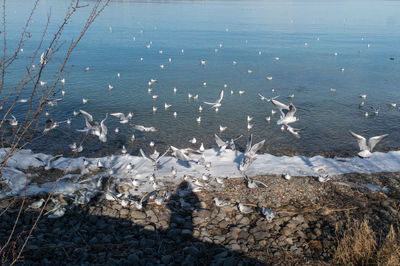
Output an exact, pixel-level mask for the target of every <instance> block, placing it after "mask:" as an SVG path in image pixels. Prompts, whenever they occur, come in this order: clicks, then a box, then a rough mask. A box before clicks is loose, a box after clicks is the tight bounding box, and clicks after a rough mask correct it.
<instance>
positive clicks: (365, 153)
mask: <svg viewBox="0 0 400 266" xmlns="http://www.w3.org/2000/svg"><path fill="white" fill-rule="evenodd" d="M110 32H112V31H111V30H110ZM227 32H229V31H227ZM134 40H136V37H134ZM152 44H153V43H152V42H151V41H150V42H149V43H148V44H147V45H146V48H147V49H151V47H152ZM304 45H305V46H308V43H304ZM223 47H224V45H223V44H222V43H220V44H219V46H218V48H216V49H215V52H218V51H219V49H222V48H223ZM158 53H159V54H163V51H162V50H158ZM181 53H182V54H184V50H183V49H182V50H181ZM258 55H262V51H259V52H258ZM333 55H334V56H339V53H338V52H334V53H333ZM273 59H274V60H275V61H279V60H280V57H274V58H273ZM143 60H144V59H143V57H141V58H140V61H143ZM168 61H169V62H170V63H171V62H172V58H169V59H168ZM47 63H48V62H47V61H46V58H45V56H44V53H43V54H42V55H41V57H40V61H39V64H41V65H43V64H47ZM232 64H233V65H237V64H238V60H233V61H232ZM200 65H201V67H207V60H206V59H205V58H202V59H201V60H200ZM164 67H165V66H164V64H161V65H160V68H162V69H164ZM84 70H85V71H86V72H89V71H90V67H89V66H88V67H86V68H85V69H84ZM340 71H342V72H343V71H344V68H341V69H340ZM247 73H248V74H251V73H253V70H251V69H248V70H247ZM116 76H117V77H118V78H120V77H121V75H120V73H117V74H116ZM266 80H267V81H272V80H273V77H272V76H266ZM157 82H158V80H157V79H155V78H151V79H150V80H149V81H148V82H147V85H148V89H147V90H148V93H149V94H151V98H152V99H153V100H157V99H158V98H159V95H157V94H153V89H152V86H153V85H154V84H156V83H157ZM60 83H61V84H62V86H63V87H62V89H61V94H62V96H63V97H64V96H65V94H66V91H65V85H66V83H67V82H66V79H65V78H62V79H61V80H60ZM46 84H47V82H46V81H40V86H46ZM202 85H203V86H207V82H206V81H204V82H203V83H202ZM223 87H224V88H223V89H222V90H220V91H219V94H218V97H217V99H216V100H215V101H213V102H208V101H203V103H204V104H205V105H209V106H210V109H214V111H215V112H218V111H219V110H220V108H222V106H223V100H224V93H225V91H227V92H229V90H227V88H228V85H227V84H224V86H223ZM108 89H109V90H116V89H115V87H114V86H113V85H111V84H108ZM271 91H272V93H275V89H272V90H271ZM330 91H331V92H336V89H334V88H331V89H330ZM173 92H174V94H176V93H177V88H176V87H174V88H173ZM244 93H246V92H245V90H238V94H239V95H243V94H244ZM230 94H231V95H233V94H234V92H233V90H230ZM258 96H259V97H260V99H261V101H263V102H267V103H271V104H272V105H273V107H274V108H275V109H272V111H271V116H273V115H274V114H276V113H277V111H279V113H280V117H279V119H278V120H277V122H276V124H277V125H278V126H280V128H281V130H282V131H286V132H289V133H290V134H291V135H293V136H294V137H296V138H300V133H301V132H303V131H305V129H304V128H302V129H299V128H294V127H292V125H293V124H294V123H296V122H298V121H299V120H300V119H299V117H297V116H296V112H297V108H296V106H295V105H294V104H293V103H292V101H293V99H294V94H290V95H289V96H288V99H289V100H290V102H289V103H283V102H281V101H279V100H278V98H279V96H274V97H272V98H267V97H266V96H264V95H262V94H261V93H258ZM360 98H361V99H362V102H361V104H360V106H359V107H360V108H362V107H364V105H365V102H364V100H365V99H366V98H367V95H366V94H361V95H360ZM188 99H189V100H194V101H197V100H198V99H199V94H196V95H194V94H192V93H188ZM62 100H63V98H57V99H51V100H48V101H47V102H46V103H47V105H48V106H49V107H56V106H57V104H58V103H59V102H60V101H62ZM19 102H20V103H27V102H28V99H21V100H19ZM88 103H89V99H88V98H82V104H84V105H86V104H88ZM391 106H392V107H393V108H397V105H396V103H391ZM171 107H172V104H168V103H166V102H165V103H164V109H165V110H169V109H171ZM371 108H373V107H371ZM152 111H153V113H154V114H155V113H156V112H157V111H158V107H157V106H153V107H152ZM198 111H199V113H202V111H203V107H202V106H201V105H199V107H198ZM373 113H374V114H375V115H378V114H379V109H377V108H373ZM172 114H173V116H174V117H175V118H177V117H178V113H177V111H173V112H172ZM49 115H50V114H49V113H48V112H46V116H49ZM73 115H74V117H77V116H82V117H83V118H84V122H85V127H84V128H83V129H78V130H77V131H78V132H81V133H85V134H86V136H90V135H93V136H95V137H97V138H98V139H99V141H100V142H101V143H105V142H107V135H108V133H109V131H108V128H107V126H106V121H107V119H108V113H106V114H105V118H104V119H103V120H101V121H98V122H96V121H94V119H93V116H92V115H91V114H89V113H88V112H86V111H84V110H82V109H81V110H79V111H73ZM110 115H111V116H112V117H115V118H117V119H119V123H120V124H128V123H130V126H131V128H132V129H134V130H136V131H139V132H144V133H149V132H156V131H159V129H157V128H155V127H153V126H144V125H138V124H134V123H131V121H132V120H133V116H134V114H133V113H132V112H128V113H122V112H116V113H110ZM271 116H267V117H266V118H265V120H266V122H268V123H270V122H271ZM365 116H368V112H366V113H365ZM7 122H8V123H9V124H10V126H12V127H16V126H17V125H18V120H17V119H16V117H15V116H14V115H13V114H9V117H8V118H7ZM252 122H253V116H250V115H247V130H248V131H251V130H252V129H253V124H252ZM62 123H66V124H68V125H70V124H71V119H67V120H65V121H59V122H56V121H53V120H52V119H50V118H48V119H47V120H46V123H45V128H44V130H43V133H46V134H47V133H48V132H49V131H51V130H53V129H55V128H57V127H58V126H59V125H60V124H62ZM196 123H197V124H200V123H202V116H197V117H196ZM226 130H227V126H224V125H219V133H223V132H225V131H226ZM119 131H120V129H119V128H118V127H117V128H115V129H114V132H115V133H116V134H118V133H119ZM350 134H351V135H352V136H353V137H355V138H356V139H357V141H358V144H359V147H360V152H359V153H358V155H359V156H360V157H363V158H367V157H370V156H371V153H372V150H373V149H374V147H375V145H376V144H377V143H378V142H379V141H380V140H382V139H383V138H385V137H386V136H387V134H385V135H382V136H377V137H373V138H370V139H369V141H368V144H367V143H366V140H365V138H363V137H362V136H360V135H357V134H355V133H353V132H352V131H350ZM241 137H243V136H242V135H240V136H238V137H235V138H232V139H229V140H222V139H221V138H220V137H219V136H218V135H217V134H214V138H215V142H216V144H217V146H218V147H219V149H220V152H224V151H225V149H227V148H230V149H232V150H235V149H236V147H235V141H237V140H238V139H240V138H241ZM130 140H131V141H135V140H136V137H135V135H134V134H132V137H131V138H130ZM189 143H190V144H191V145H192V147H193V146H194V145H196V144H197V143H199V141H198V140H197V139H196V138H191V139H190V140H189ZM264 144H265V140H263V141H261V142H258V143H257V144H255V145H252V134H250V138H249V141H248V144H247V146H246V149H245V152H244V159H243V161H242V163H241V164H240V170H241V171H242V172H243V173H244V172H245V171H246V170H247V169H248V167H249V165H250V164H251V163H252V162H253V161H254V159H255V157H256V152H257V151H259V150H260V149H261V148H262V147H263V146H264ZM149 146H150V147H151V148H152V149H153V151H154V153H153V154H150V155H146V154H145V153H144V151H143V150H142V149H140V154H141V155H142V156H143V157H144V158H147V159H148V160H150V161H152V162H153V163H154V164H155V166H156V165H157V164H158V162H159V160H160V159H161V158H163V156H165V155H166V154H168V153H169V152H171V154H172V156H175V157H176V158H177V159H178V160H181V161H183V162H189V161H191V155H193V154H197V155H198V154H202V152H203V151H204V149H205V148H204V144H203V143H202V142H201V145H200V148H198V149H193V148H181V149H179V148H176V147H174V146H170V147H169V148H168V149H167V150H166V151H165V153H163V154H162V155H160V154H159V153H158V152H157V151H156V150H155V149H154V146H155V144H154V142H153V141H151V142H150V143H149ZM69 147H70V149H71V151H73V152H74V153H79V152H82V151H83V145H82V143H81V144H79V145H78V144H76V142H75V143H72V144H70V145H69ZM121 152H122V153H123V154H125V153H127V149H126V147H125V145H123V147H122V149H121ZM244 175H245V174H244ZM250 183H251V182H250Z"/></svg>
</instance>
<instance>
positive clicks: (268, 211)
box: [261, 207, 275, 221]
mask: <svg viewBox="0 0 400 266" xmlns="http://www.w3.org/2000/svg"><path fill="white" fill-rule="evenodd" d="M261 213H262V214H263V215H264V216H265V219H266V220H267V221H272V219H274V218H275V212H274V211H273V210H272V209H271V208H269V209H267V208H265V207H262V208H261Z"/></svg>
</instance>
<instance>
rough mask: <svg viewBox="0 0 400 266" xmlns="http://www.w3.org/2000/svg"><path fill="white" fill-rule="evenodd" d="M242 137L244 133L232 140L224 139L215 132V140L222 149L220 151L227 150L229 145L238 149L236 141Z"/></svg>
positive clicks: (233, 148)
mask: <svg viewBox="0 0 400 266" xmlns="http://www.w3.org/2000/svg"><path fill="white" fill-rule="evenodd" d="M241 137H243V135H240V136H238V137H236V138H233V139H231V140H230V141H223V140H222V139H221V138H220V137H218V135H217V134H214V138H215V142H216V143H217V145H218V147H219V149H220V152H223V151H225V149H226V148H227V147H228V145H229V146H230V148H231V149H232V150H235V149H236V146H235V141H236V140H238V139H240V138H241Z"/></svg>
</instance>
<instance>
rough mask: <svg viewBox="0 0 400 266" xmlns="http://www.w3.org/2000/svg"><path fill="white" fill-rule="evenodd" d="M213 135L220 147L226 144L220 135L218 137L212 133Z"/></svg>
mask: <svg viewBox="0 0 400 266" xmlns="http://www.w3.org/2000/svg"><path fill="white" fill-rule="evenodd" d="M214 137H215V142H216V143H217V145H218V147H220V148H221V147H222V146H224V145H226V143H225V141H223V140H222V139H221V138H220V137H218V135H217V134H214Z"/></svg>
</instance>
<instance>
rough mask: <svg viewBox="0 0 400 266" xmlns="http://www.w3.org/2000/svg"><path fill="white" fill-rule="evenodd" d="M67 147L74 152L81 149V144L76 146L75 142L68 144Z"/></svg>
mask: <svg viewBox="0 0 400 266" xmlns="http://www.w3.org/2000/svg"><path fill="white" fill-rule="evenodd" d="M69 148H70V149H71V150H72V152H76V153H79V152H81V151H83V146H82V145H79V146H77V145H76V142H74V143H72V144H70V145H69Z"/></svg>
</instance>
